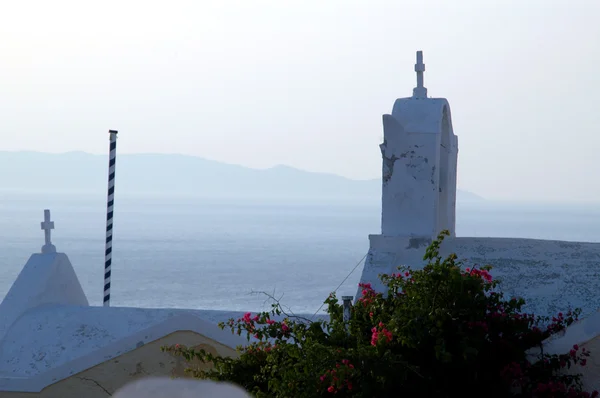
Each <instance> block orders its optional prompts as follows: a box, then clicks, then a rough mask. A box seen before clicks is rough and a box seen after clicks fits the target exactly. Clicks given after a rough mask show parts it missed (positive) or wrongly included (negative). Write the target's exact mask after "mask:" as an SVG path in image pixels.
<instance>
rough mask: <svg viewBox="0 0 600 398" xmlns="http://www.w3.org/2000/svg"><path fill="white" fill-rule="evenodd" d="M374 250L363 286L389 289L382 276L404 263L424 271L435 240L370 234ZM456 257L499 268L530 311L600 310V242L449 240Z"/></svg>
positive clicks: (446, 248)
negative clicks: (366, 284) (428, 252)
mask: <svg viewBox="0 0 600 398" xmlns="http://www.w3.org/2000/svg"><path fill="white" fill-rule="evenodd" d="M370 241H371V249H370V250H369V253H368V255H367V258H366V260H365V265H364V269H363V274H362V277H361V281H362V282H371V283H373V285H374V287H375V288H376V289H382V288H383V287H382V286H381V284H380V283H379V282H378V280H379V279H378V275H379V274H382V273H388V274H389V273H392V272H395V271H396V269H397V267H398V266H399V265H406V266H411V267H413V268H420V267H422V266H423V265H424V262H423V259H422V258H423V255H424V254H425V249H426V247H427V246H428V245H429V243H430V240H429V239H419V238H406V237H385V236H381V235H372V236H370ZM450 253H456V254H457V256H458V258H459V260H463V261H464V266H465V267H467V266H473V265H474V264H477V265H486V264H489V265H491V266H493V267H494V269H493V270H492V272H491V274H492V276H493V277H494V278H496V279H498V280H500V281H501V282H502V283H501V285H500V286H501V290H502V291H503V292H504V293H505V294H506V295H507V296H509V297H511V296H515V297H523V298H524V299H525V300H526V302H527V305H526V311H529V312H534V313H536V314H538V315H549V316H552V315H555V314H556V313H558V312H561V311H563V312H564V311H566V310H567V309H569V308H581V309H582V311H583V314H582V315H583V316H586V315H590V314H593V313H595V312H596V311H597V310H598V309H599V308H600V295H598V294H597V292H598V290H597V289H598V279H599V277H600V243H582V242H565V241H550V240H537V239H518V238H447V239H445V241H444V244H443V245H442V247H441V254H442V255H443V256H446V255H448V254H450Z"/></svg>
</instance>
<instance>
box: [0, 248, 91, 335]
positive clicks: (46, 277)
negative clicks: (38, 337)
mask: <svg viewBox="0 0 600 398" xmlns="http://www.w3.org/2000/svg"><path fill="white" fill-rule="evenodd" d="M46 304H64V305H78V306H87V305H88V300H87V298H86V296H85V293H84V292H83V289H82V288H81V284H80V283H79V279H78V278H77V275H76V274H75V270H74V269H73V266H72V265H71V262H70V261H69V258H68V257H67V255H66V254H64V253H47V254H33V255H32V256H31V257H30V258H29V261H27V263H26V264H25V266H24V267H23V269H22V270H21V272H20V273H19V275H18V276H17V279H16V280H15V282H14V283H13V285H12V287H11V288H10V290H9V291H8V293H7V294H6V296H5V297H4V300H2V303H1V304H0V339H1V338H2V337H3V336H4V334H5V333H6V330H7V329H8V327H10V325H12V324H13V322H14V321H15V320H16V319H18V318H19V317H20V316H21V315H23V314H24V313H25V312H27V311H28V310H30V309H32V308H36V307H38V306H41V305H46Z"/></svg>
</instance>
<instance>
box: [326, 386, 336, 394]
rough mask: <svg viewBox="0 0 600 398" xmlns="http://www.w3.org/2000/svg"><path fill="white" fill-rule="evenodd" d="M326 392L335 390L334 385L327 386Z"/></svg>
mask: <svg viewBox="0 0 600 398" xmlns="http://www.w3.org/2000/svg"><path fill="white" fill-rule="evenodd" d="M327 392H331V393H333V392H335V387H334V386H329V388H327Z"/></svg>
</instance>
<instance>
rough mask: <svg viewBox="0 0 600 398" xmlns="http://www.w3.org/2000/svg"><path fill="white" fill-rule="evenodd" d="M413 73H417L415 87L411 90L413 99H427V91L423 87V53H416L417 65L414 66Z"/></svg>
mask: <svg viewBox="0 0 600 398" xmlns="http://www.w3.org/2000/svg"><path fill="white" fill-rule="evenodd" d="M415 72H417V87H415V88H414V89H413V97H414V98H427V89H426V88H425V86H424V85H423V72H425V64H424V63H423V51H417V63H416V64H415Z"/></svg>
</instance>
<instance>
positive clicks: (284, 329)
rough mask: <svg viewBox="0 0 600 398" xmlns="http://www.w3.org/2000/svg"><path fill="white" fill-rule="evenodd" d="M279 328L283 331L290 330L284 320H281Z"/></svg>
mask: <svg viewBox="0 0 600 398" xmlns="http://www.w3.org/2000/svg"><path fill="white" fill-rule="evenodd" d="M281 330H282V331H283V332H288V331H289V330H290V328H289V326H288V325H286V323H285V322H283V323H282V324H281Z"/></svg>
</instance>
